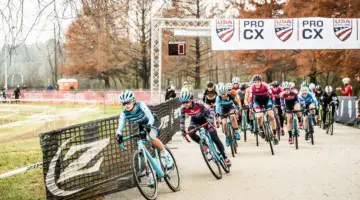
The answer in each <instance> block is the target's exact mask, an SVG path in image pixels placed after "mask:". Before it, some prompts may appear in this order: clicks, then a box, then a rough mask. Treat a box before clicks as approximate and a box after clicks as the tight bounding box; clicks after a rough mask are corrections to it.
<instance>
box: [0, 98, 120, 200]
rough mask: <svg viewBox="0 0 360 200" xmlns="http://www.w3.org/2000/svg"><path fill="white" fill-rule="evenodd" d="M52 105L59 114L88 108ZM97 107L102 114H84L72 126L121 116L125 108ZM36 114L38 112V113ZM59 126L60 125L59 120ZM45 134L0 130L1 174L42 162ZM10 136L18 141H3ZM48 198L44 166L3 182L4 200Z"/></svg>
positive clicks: (31, 127) (31, 126) (25, 129)
mask: <svg viewBox="0 0 360 200" xmlns="http://www.w3.org/2000/svg"><path fill="white" fill-rule="evenodd" d="M31 105H34V104H31ZM35 105H41V104H35ZM44 106H47V105H46V104H45V105H44ZM52 106H55V107H56V109H57V110H56V113H57V114H58V113H64V112H69V111H76V110H78V109H80V108H83V107H84V105H64V104H55V105H52ZM97 108H98V109H99V111H98V112H86V113H82V114H81V115H79V117H75V118H76V119H72V120H71V121H70V123H69V125H73V124H77V123H82V122H86V121H91V120H95V119H101V118H105V117H110V116H114V115H118V114H119V113H120V111H121V107H119V106H106V107H104V106H103V105H100V106H97ZM34 111H35V110H34ZM34 113H38V110H36V111H35V112H34ZM17 119H23V116H19V118H17ZM55 124H57V123H56V121H55ZM60 124H61V123H60ZM56 128H62V127H56ZM32 130H34V131H36V132H34V133H32V134H30V136H28V137H30V138H24V139H22V136H23V134H25V133H26V132H29V131H32ZM47 131H50V130H47ZM42 132H44V131H42V129H38V128H34V124H29V125H23V126H20V127H19V126H18V127H11V128H7V129H0V174H2V173H5V172H8V171H12V170H15V169H18V168H20V167H24V166H27V165H31V164H35V163H37V162H41V161H42V152H41V147H40V142H39V134H40V133H42ZM9 136H16V138H14V139H13V140H11V141H7V142H4V140H3V139H4V138H5V137H9ZM17 136H19V137H17ZM45 198H46V197H45V186H44V179H43V171H42V168H41V167H40V168H37V169H31V170H29V171H27V172H25V173H22V174H17V175H14V176H11V177H7V178H5V179H0V200H5V199H6V200H18V199H21V200H22V199H25V200H28V199H29V200H30V199H31V200H33V199H45Z"/></svg>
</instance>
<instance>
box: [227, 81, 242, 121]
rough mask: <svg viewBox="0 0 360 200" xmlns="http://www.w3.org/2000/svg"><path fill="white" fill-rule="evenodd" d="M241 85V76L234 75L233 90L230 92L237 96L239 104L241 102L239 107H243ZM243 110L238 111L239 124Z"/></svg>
mask: <svg viewBox="0 0 360 200" xmlns="http://www.w3.org/2000/svg"><path fill="white" fill-rule="evenodd" d="M239 86H240V78H239V77H234V78H233V79H232V85H231V90H230V93H231V94H232V95H233V96H234V97H235V99H236V100H237V102H238V104H239V108H242V106H243V103H242V101H241V99H240V96H239V92H238V91H239ZM240 122H241V112H240V111H239V112H238V124H241V123H240Z"/></svg>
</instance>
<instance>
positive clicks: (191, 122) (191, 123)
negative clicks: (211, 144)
mask: <svg viewBox="0 0 360 200" xmlns="http://www.w3.org/2000/svg"><path fill="white" fill-rule="evenodd" d="M204 121H205V120H204ZM204 123H205V122H204ZM196 125H201V124H200V123H195V122H194V121H192V120H191V121H190V125H189V128H188V131H191V130H194V129H195V128H196ZM189 136H190V138H191V139H192V140H193V141H194V142H196V143H198V144H199V142H200V137H199V136H198V135H197V134H196V132H195V133H192V134H189Z"/></svg>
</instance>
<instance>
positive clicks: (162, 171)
mask: <svg viewBox="0 0 360 200" xmlns="http://www.w3.org/2000/svg"><path fill="white" fill-rule="evenodd" d="M148 136H149V137H150V139H151V140H152V137H151V135H150V134H149V135H148ZM133 138H140V140H138V141H137V150H136V151H134V153H133V156H132V172H133V177H134V180H135V184H136V186H137V188H138V189H139V191H140V193H141V194H142V195H143V196H144V197H145V198H146V199H148V200H153V199H156V197H157V193H158V184H157V182H159V181H161V180H162V179H164V180H165V182H166V184H167V185H168V187H169V188H170V189H171V190H172V191H173V192H176V191H179V190H180V174H179V170H178V167H177V164H176V161H175V158H174V156H173V154H172V153H171V151H170V149H169V148H168V147H165V148H166V150H167V151H168V152H169V154H170V156H171V158H172V160H173V163H174V164H173V166H172V167H171V168H167V167H166V165H165V161H164V159H161V158H162V156H161V155H159V152H158V150H157V149H155V148H153V147H152V145H151V144H150V143H149V142H148V141H147V140H146V138H144V134H142V135H141V134H136V135H131V136H127V137H124V138H123V141H124V142H125V141H127V140H130V139H133ZM120 148H121V149H122V150H124V151H126V150H127V148H126V147H124V144H123V143H121V144H120ZM147 148H149V150H150V151H148V149H147ZM150 152H153V153H154V154H155V156H154V157H153V156H152V155H151V153H150ZM172 172H175V173H174V175H171V173H172ZM142 178H144V179H142ZM174 180H175V181H174ZM143 187H145V188H143ZM147 187H148V188H149V190H153V191H150V193H151V194H147V192H146V189H147Z"/></svg>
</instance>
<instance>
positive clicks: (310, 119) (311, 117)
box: [303, 108, 315, 145]
mask: <svg viewBox="0 0 360 200" xmlns="http://www.w3.org/2000/svg"><path fill="white" fill-rule="evenodd" d="M312 110H315V108H310V109H303V116H307V123H308V124H307V127H308V128H307V130H306V131H307V132H308V134H309V136H310V139H311V144H312V145H314V115H313V114H311V113H310V111H312Z"/></svg>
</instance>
